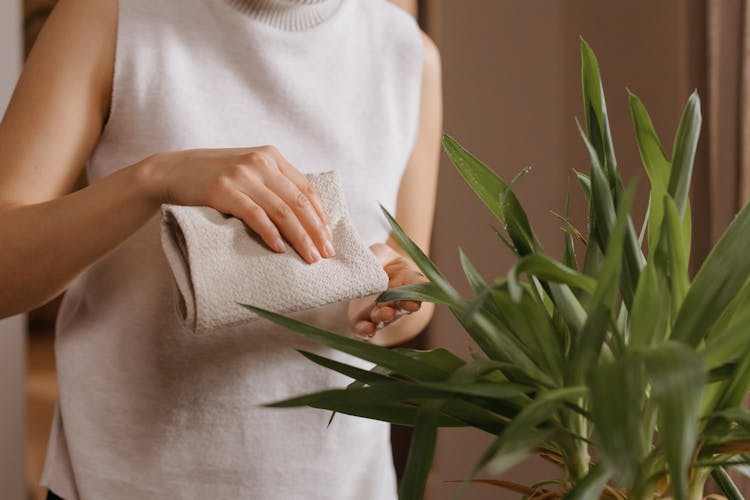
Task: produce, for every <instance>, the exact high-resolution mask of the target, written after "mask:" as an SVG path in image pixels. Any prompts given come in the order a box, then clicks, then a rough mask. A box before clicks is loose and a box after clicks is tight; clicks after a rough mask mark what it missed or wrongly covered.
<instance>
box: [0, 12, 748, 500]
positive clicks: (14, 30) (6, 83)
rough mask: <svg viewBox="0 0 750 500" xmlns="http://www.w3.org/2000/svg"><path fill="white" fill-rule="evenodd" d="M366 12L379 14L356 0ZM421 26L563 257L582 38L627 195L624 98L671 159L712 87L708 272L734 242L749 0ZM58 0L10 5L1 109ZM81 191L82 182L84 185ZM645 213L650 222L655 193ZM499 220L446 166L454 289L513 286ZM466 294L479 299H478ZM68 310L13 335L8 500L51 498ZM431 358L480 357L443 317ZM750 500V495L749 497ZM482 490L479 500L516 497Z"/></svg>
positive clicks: (699, 166)
mask: <svg viewBox="0 0 750 500" xmlns="http://www.w3.org/2000/svg"><path fill="white" fill-rule="evenodd" d="M352 1H367V0H352ZM394 1H395V3H398V4H399V5H401V6H402V7H403V8H405V9H406V10H408V11H409V12H411V13H412V14H413V15H415V16H416V18H417V19H418V20H419V22H420V24H421V26H422V28H423V29H424V30H425V31H426V32H427V33H428V34H429V35H430V36H431V37H432V38H433V39H434V40H435V41H436V43H437V45H438V46H439V48H440V50H441V53H442V58H443V85H444V100H445V123H444V128H445V130H446V131H447V132H448V133H450V134H451V135H453V136H454V137H455V138H457V139H458V140H459V141H460V142H461V143H463V144H464V145H465V146H466V147H467V148H468V149H469V150H471V151H472V152H474V153H475V154H476V155H477V156H478V157H479V158H481V159H482V160H483V161H484V162H485V163H487V164H488V165H490V166H491V167H492V168H493V169H494V170H495V171H497V172H498V173H499V174H500V175H501V176H503V177H504V178H506V179H510V178H513V177H514V176H515V175H516V174H517V173H518V171H519V170H521V169H522V168H523V167H525V166H528V165H531V166H532V170H531V172H530V173H529V174H528V175H527V176H525V177H524V178H523V179H522V180H521V182H520V183H519V184H518V185H517V187H516V192H517V194H518V195H519V197H520V198H521V199H522V201H523V202H524V203H525V206H526V207H527V210H528V211H529V216H530V219H531V220H532V221H533V222H534V224H535V228H536V230H537V232H538V234H539V235H540V236H541V239H542V241H543V243H544V245H545V247H546V248H547V249H548V251H549V252H550V253H552V254H555V255H559V254H560V253H561V252H562V242H563V235H562V232H561V231H560V228H559V222H558V221H557V220H556V219H555V218H554V217H553V216H552V215H551V214H550V211H552V210H554V211H558V212H561V211H563V210H564V206H565V197H566V188H567V186H568V185H569V184H570V189H571V194H572V205H571V218H572V220H573V221H574V223H575V224H576V225H577V226H578V227H580V228H585V226H586V216H585V208H584V203H583V197H582V196H581V193H580V191H579V190H578V186H577V184H576V183H575V182H572V180H573V179H572V169H574V168H575V169H579V170H586V169H587V160H586V155H585V151H584V149H583V146H582V144H581V141H580V138H579V137H578V134H577V131H576V126H575V122H574V117H575V116H576V115H580V113H581V111H580V110H581V107H582V106H581V97H580V86H579V85H580V64H579V59H578V58H579V52H578V39H579V36H583V37H584V38H586V40H587V41H588V42H589V43H590V44H591V45H592V47H593V48H594V50H595V51H596V52H597V54H598V56H599V59H600V63H601V70H602V74H603V78H604V85H605V91H606V94H607V97H608V106H609V111H610V119H611V122H612V127H613V134H614V141H615V147H616V150H617V155H618V159H619V162H620V164H621V167H622V168H623V170H624V172H625V177H626V179H625V180H626V183H627V182H628V181H629V180H631V179H633V178H641V181H642V182H641V184H644V183H645V181H646V179H644V178H643V177H644V176H643V175H642V173H641V172H642V169H641V164H640V159H639V157H638V152H637V148H636V144H635V140H634V137H633V134H632V125H631V122H630V117H629V111H628V108H627V99H626V93H625V89H626V87H627V88H629V89H630V90H632V91H633V92H635V93H636V94H638V95H639V96H640V97H641V99H642V100H643V101H644V103H645V104H646V106H647V107H648V109H649V111H650V113H651V116H652V118H653V120H654V124H655V126H656V129H657V131H658V132H659V134H660V136H661V137H662V140H663V142H664V144H665V147H667V148H669V146H670V145H669V140H668V138H671V137H672V136H673V134H674V131H675V128H676V126H677V123H678V120H679V118H680V113H681V110H682V106H683V105H684V103H685V101H686V100H687V98H688V96H689V94H690V93H691V92H692V91H693V90H694V89H698V91H699V92H700V95H701V98H702V103H703V115H704V128H703V134H702V138H701V147H700V150H699V152H698V158H697V162H696V166H695V168H696V172H695V176H694V181H693V191H692V196H693V207H694V213H693V216H694V232H693V235H694V241H693V246H694V261H693V265H694V266H695V265H697V264H699V263H700V261H701V260H702V258H703V257H704V256H705V254H706V249H707V248H709V245H710V244H711V243H712V242H713V241H715V239H716V238H717V236H718V235H719V234H721V232H722V231H723V229H724V228H725V227H726V225H727V224H728V222H729V221H730V220H731V218H732V216H733V214H734V213H735V212H736V211H737V210H738V208H739V206H740V204H741V203H743V202H744V201H746V200H747V199H748V196H749V195H750V149H748V147H747V141H746V140H745V138H746V137H750V136H749V135H748V132H750V113H748V110H750V100H748V97H749V96H750V93H749V92H750V64H748V61H747V58H748V54H750V22H749V21H750V10H749V9H748V5H747V4H748V1H747V0H659V1H658V2H655V1H653V0H630V1H628V2H616V1H601V0H472V1H471V2H466V1H460V0H419V1H418V0H394ZM53 4H54V0H25V1H23V2H22V1H21V0H2V2H0V111H2V110H3V109H4V106H5V103H6V102H7V99H8V98H9V95H10V92H11V91H12V88H13V85H14V83H15V80H16V78H17V75H18V73H19V71H20V68H21V64H22V60H23V55H24V54H25V53H27V52H28V50H29V48H30V47H31V45H32V44H33V40H34V38H35V36H36V33H37V32H38V30H39V29H40V27H41V26H42V24H43V22H44V19H45V18H46V16H47V15H48V13H49V11H50V9H51V8H52V7H53ZM81 183H83V180H82V181H81ZM642 187H644V189H641V195H642V196H641V199H640V202H639V204H640V206H641V207H643V208H645V205H646V203H645V198H644V196H643V195H644V194H645V186H642ZM491 223H492V217H491V216H490V214H489V213H488V212H487V211H486V209H485V208H484V206H483V205H481V204H480V202H479V201H478V200H477V199H476V198H475V197H474V195H473V194H472V193H471V192H470V190H469V189H468V188H467V187H466V185H465V184H464V182H463V180H462V179H461V178H460V176H459V175H458V174H457V172H456V171H455V170H454V168H453V167H452V166H451V165H450V163H449V162H448V161H447V159H446V158H445V157H443V161H442V164H441V171H440V180H439V191H438V198H437V212H436V219H435V226H434V234H433V246H432V249H431V255H432V257H433V259H434V260H435V261H436V262H437V264H438V265H439V266H440V267H441V269H442V270H443V271H444V273H445V274H446V275H447V276H448V278H449V279H450V280H451V281H453V282H454V283H457V284H459V285H460V284H461V283H462V282H463V274H462V272H461V269H460V265H459V262H458V247H459V246H460V247H462V248H463V249H464V251H465V252H466V253H467V254H468V255H469V257H470V258H471V259H472V260H473V262H474V263H475V264H476V265H477V267H478V268H479V270H480V271H481V272H482V273H483V274H484V275H485V277H487V278H492V277H495V276H498V275H501V274H505V272H506V270H507V268H508V267H509V265H510V264H511V263H512V261H513V258H512V255H511V254H510V253H509V252H508V251H507V250H506V249H505V248H504V247H503V246H502V245H501V244H500V243H499V241H498V240H497V238H496V237H495V235H494V234H493V232H492V229H491V227H490V224H491ZM464 291H467V290H464ZM56 303H57V301H55V302H53V303H52V304H50V305H48V306H45V307H43V308H41V309H39V310H37V311H33V312H31V313H30V314H29V315H28V316H26V317H16V318H10V319H6V320H3V321H0V496H2V498H7V499H10V500H17V499H22V498H43V495H44V492H43V490H42V489H41V488H39V487H38V481H39V477H40V474H41V467H42V463H43V458H44V452H45V449H46V442H47V437H48V433H49V425H50V421H51V416H52V411H53V408H54V401H55V398H56V390H57V389H56V383H55V369H54V355H53V349H52V341H53V333H52V332H53V325H54V318H55V314H56V307H57V306H56ZM418 345H419V346H421V347H436V346H442V347H447V348H450V349H451V350H454V352H457V353H464V354H468V352H469V350H470V349H471V346H470V345H469V342H468V340H467V336H466V334H465V333H464V332H463V330H462V329H461V328H460V327H459V325H458V324H457V323H456V322H455V320H454V319H453V318H452V316H451V315H450V314H449V313H448V312H447V311H444V310H440V309H438V312H437V313H436V315H435V317H434V319H433V321H432V323H431V325H430V326H429V327H428V329H427V331H426V332H425V333H424V335H422V336H421V337H420V339H418ZM408 439H409V433H408V430H407V429H400V428H396V429H394V433H393V442H394V457H395V461H396V464H397V467H401V466H402V464H403V460H404V456H405V453H406V449H407V447H408ZM488 444H489V439H488V437H486V436H483V435H480V434H478V433H477V432H474V431H462V430H447V431H446V430H444V431H441V433H440V436H439V441H438V450H437V455H436V460H435V465H434V468H433V473H432V476H431V481H430V486H429V491H428V498H429V499H432V500H442V499H448V498H449V497H450V495H451V493H452V491H453V490H454V488H455V485H454V484H452V483H449V482H448V481H451V480H456V479H463V478H464V477H465V475H466V473H467V472H468V470H469V469H470V468H471V467H472V466H473V465H474V462H475V460H476V459H477V458H478V457H479V456H480V454H481V453H482V452H483V451H484V449H485V447H486V446H487V445H488ZM549 467H551V466H549V465H548V464H546V463H543V462H541V461H538V460H531V461H529V462H527V463H524V464H522V465H521V466H519V467H517V468H516V469H514V470H513V471H511V472H509V473H508V474H506V477H507V478H509V479H512V480H514V481H517V482H520V483H526V484H530V483H533V482H535V481H536V480H538V479H540V478H542V477H544V476H545V475H547V474H548V473H549V472H550V469H549ZM743 486H744V488H743V489H744V490H745V491H744V492H747V493H750V486H748V485H747V484H746V485H743ZM518 496H519V495H518V494H512V493H508V492H505V491H502V490H498V489H496V488H494V487H491V486H486V485H475V486H472V487H471V488H469V489H468V490H467V492H466V494H465V498H471V499H480V500H481V499H490V498H492V499H503V498H517V497H518Z"/></svg>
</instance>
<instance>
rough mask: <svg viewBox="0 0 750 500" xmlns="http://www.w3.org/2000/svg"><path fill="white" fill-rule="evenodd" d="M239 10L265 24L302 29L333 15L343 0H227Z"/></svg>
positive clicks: (296, 29)
mask: <svg viewBox="0 0 750 500" xmlns="http://www.w3.org/2000/svg"><path fill="white" fill-rule="evenodd" d="M227 1H228V2H229V3H230V4H231V5H232V6H234V7H235V8H236V9H237V10H239V11H241V12H243V13H245V14H247V15H248V16H250V17H253V18H255V19H257V20H258V21H261V22H263V23H265V24H268V25H270V26H273V27H275V28H278V29H283V30H287V31H302V30H305V29H308V28H312V27H313V26H317V25H318V24H321V23H323V22H325V21H326V20H327V19H329V18H330V17H332V16H333V15H334V14H335V13H336V10H337V9H338V8H339V6H340V5H341V2H342V0H227Z"/></svg>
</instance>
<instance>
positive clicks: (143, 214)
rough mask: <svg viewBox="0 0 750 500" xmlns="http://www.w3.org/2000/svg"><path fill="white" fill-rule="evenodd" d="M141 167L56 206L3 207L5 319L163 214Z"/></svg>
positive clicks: (0, 270) (0, 301)
mask: <svg viewBox="0 0 750 500" xmlns="http://www.w3.org/2000/svg"><path fill="white" fill-rule="evenodd" d="M151 179H152V175H151V172H150V168H149V165H148V164H147V163H146V162H141V163H139V164H136V165H132V166H129V167H126V168H123V169H121V170H119V171H118V172H116V173H114V174H112V175H110V176H108V177H106V178H104V179H102V180H100V181H98V182H96V183H94V184H92V185H91V186H88V187H86V188H84V189H82V190H80V191H77V192H75V193H72V194H69V195H67V196H63V197H60V198H57V199H54V200H51V201H47V202H43V203H37V204H32V205H13V206H5V207H2V208H0V234H2V235H3V237H2V240H3V243H2V245H0V283H2V284H3V286H2V287H1V288H0V317H6V316H9V315H12V314H16V313H19V312H24V311H27V310H29V309H32V308H34V307H36V306H38V305H41V304H43V303H45V302H46V301H48V300H49V299H51V298H53V297H54V296H56V295H58V294H59V293H60V292H62V291H63V290H65V288H66V287H67V286H68V284H69V283H70V282H71V281H72V280H73V279H74V278H75V277H76V276H78V275H79V274H80V273H81V272H82V271H84V270H85V269H86V268H87V267H88V266H90V265H91V264H92V263H93V262H94V261H96V260H97V259H98V258H100V257H101V256H103V255H105V254H106V253H107V252H109V251H110V250H112V249H113V248H114V247H116V246H117V245H118V244H119V243H121V242H122V241H123V240H125V239H126V238H127V237H128V236H129V235H131V234H132V233H134V232H135V231H136V230H137V229H138V228H140V227H141V226H142V225H143V224H144V223H145V222H146V221H147V220H148V219H149V218H150V217H151V216H152V215H153V214H154V213H155V212H156V210H157V209H158V207H159V204H160V201H159V200H160V198H159V196H157V193H155V192H154V189H153V188H152V185H153V184H152V182H151Z"/></svg>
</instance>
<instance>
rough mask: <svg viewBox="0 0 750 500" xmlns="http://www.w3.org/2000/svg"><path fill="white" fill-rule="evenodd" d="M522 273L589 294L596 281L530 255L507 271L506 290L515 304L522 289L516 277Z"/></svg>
mask: <svg viewBox="0 0 750 500" xmlns="http://www.w3.org/2000/svg"><path fill="white" fill-rule="evenodd" d="M522 273H526V274H528V275H529V276H536V277H537V278H539V279H540V280H542V281H551V282H553V283H563V284H566V285H569V286H571V287H573V288H579V289H581V290H584V291H585V292H587V293H589V294H591V293H594V289H595V288H596V280H594V279H593V278H590V277H588V276H586V275H584V274H581V273H579V272H578V271H576V270H575V269H571V268H570V267H567V266H565V265H564V264H561V263H560V262H558V261H556V260H554V259H551V258H549V257H547V256H546V255H543V254H539V253H531V254H529V255H526V256H525V257H522V258H520V259H519V260H518V261H516V263H515V265H513V267H511V268H510V271H508V290H509V291H510V294H511V297H512V298H513V301H514V302H516V303H518V302H520V300H521V292H522V288H521V284H520V283H519V281H518V275H519V274H522Z"/></svg>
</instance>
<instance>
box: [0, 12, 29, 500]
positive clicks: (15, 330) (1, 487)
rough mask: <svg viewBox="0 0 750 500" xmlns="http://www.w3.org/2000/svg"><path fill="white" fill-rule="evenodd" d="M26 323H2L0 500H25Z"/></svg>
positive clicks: (10, 43) (4, 76)
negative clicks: (24, 389)
mask: <svg viewBox="0 0 750 500" xmlns="http://www.w3.org/2000/svg"><path fill="white" fill-rule="evenodd" d="M22 53H23V52H22V48H21V4H20V0H18V1H16V0H4V1H3V2H0V115H2V114H3V113H4V111H5V106H6V104H7V102H8V99H10V94H11V92H12V91H13V87H14V86H15V83H16V78H17V77H18V72H19V70H20V68H21V55H22ZM25 342H26V337H25V322H24V321H23V318H22V317H21V316H15V317H12V318H7V319H4V320H0V496H2V498H3V499H8V500H21V499H23V498H25V492H24V468H23V466H24V460H23V458H24V454H23V444H24V425H23V418H24V404H25V403H24V397H23V387H24V385H23V383H24V369H25V366H26V363H25V356H26V352H25Z"/></svg>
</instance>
